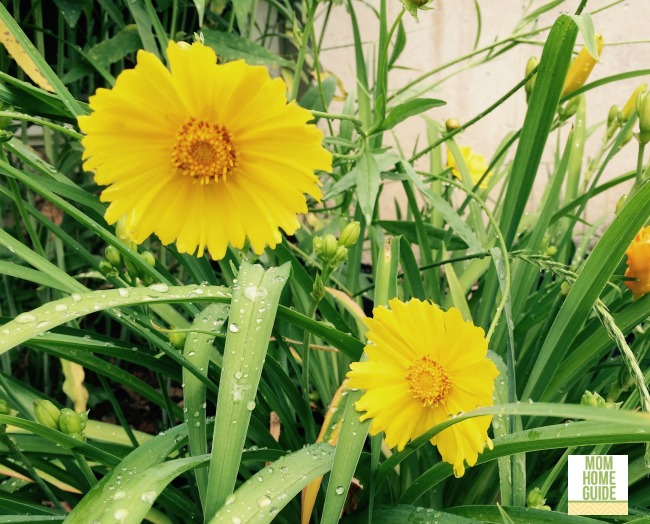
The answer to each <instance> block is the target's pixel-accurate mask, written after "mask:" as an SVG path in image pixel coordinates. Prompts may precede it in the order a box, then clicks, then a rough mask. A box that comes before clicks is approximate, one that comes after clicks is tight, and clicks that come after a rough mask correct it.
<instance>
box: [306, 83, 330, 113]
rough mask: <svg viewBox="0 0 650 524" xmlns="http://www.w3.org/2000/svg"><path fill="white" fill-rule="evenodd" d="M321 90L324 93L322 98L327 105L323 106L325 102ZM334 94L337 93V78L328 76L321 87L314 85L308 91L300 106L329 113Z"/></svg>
mask: <svg viewBox="0 0 650 524" xmlns="http://www.w3.org/2000/svg"><path fill="white" fill-rule="evenodd" d="M321 89H322V91H323V97H322V98H324V99H325V105H323V100H322V99H321ZM334 93H336V77H335V76H328V77H327V78H325V79H324V80H323V81H322V82H321V84H320V85H318V84H316V85H313V86H311V87H310V88H309V89H308V90H307V92H306V93H305V94H304V95H303V96H302V98H301V99H300V105H301V106H302V107H304V108H305V109H311V110H314V111H327V108H328V107H329V105H330V102H332V99H333V98H334Z"/></svg>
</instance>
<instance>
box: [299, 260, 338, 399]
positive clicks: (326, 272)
mask: <svg viewBox="0 0 650 524" xmlns="http://www.w3.org/2000/svg"><path fill="white" fill-rule="evenodd" d="M331 272H332V268H331V267H329V266H327V265H326V266H325V267H324V268H323V274H322V275H321V280H322V282H323V285H325V283H326V282H327V279H328V278H329V276H330V273H331ZM319 302H320V298H319V299H316V298H314V297H313V296H312V298H311V304H309V309H308V310H307V317H308V318H310V319H313V318H314V315H316V310H317V309H318V304H319ZM310 344H311V332H310V331H305V335H304V337H303V341H302V391H303V395H304V396H305V400H306V401H307V402H309V345H310Z"/></svg>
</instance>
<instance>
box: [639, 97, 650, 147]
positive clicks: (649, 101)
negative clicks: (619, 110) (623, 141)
mask: <svg viewBox="0 0 650 524" xmlns="http://www.w3.org/2000/svg"><path fill="white" fill-rule="evenodd" d="M636 112H637V113H638V114H639V134H638V135H637V138H638V139H639V142H640V143H641V144H647V143H648V142H650V93H649V92H648V91H644V92H643V93H639V95H638V96H637V98H636Z"/></svg>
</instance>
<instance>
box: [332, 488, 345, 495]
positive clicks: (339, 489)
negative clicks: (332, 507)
mask: <svg viewBox="0 0 650 524" xmlns="http://www.w3.org/2000/svg"><path fill="white" fill-rule="evenodd" d="M344 491H345V488H344V487H343V486H338V487H337V488H336V489H335V490H334V493H336V494H337V495H343V492H344Z"/></svg>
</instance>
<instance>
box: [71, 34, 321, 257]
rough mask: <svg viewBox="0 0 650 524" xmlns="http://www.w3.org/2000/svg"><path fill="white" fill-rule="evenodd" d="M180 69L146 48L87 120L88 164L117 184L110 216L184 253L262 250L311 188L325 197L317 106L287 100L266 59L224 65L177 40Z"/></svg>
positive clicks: (110, 192)
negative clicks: (256, 63)
mask: <svg viewBox="0 0 650 524" xmlns="http://www.w3.org/2000/svg"><path fill="white" fill-rule="evenodd" d="M167 56H168V58H169V65H170V68H171V71H170V70H168V69H167V68H166V67H165V66H164V65H163V64H162V63H161V62H160V61H159V60H158V59H157V58H156V57H155V56H154V55H153V54H151V53H148V52H146V51H139V52H138V61H137V65H136V66H135V68H133V69H131V70H128V71H124V72H122V73H121V74H120V75H119V77H118V78H117V81H116V83H115V86H114V87H113V89H110V90H109V89H99V90H98V91H97V93H96V94H95V96H93V97H91V98H90V107H91V109H92V110H93V112H92V113H91V114H90V115H89V116H84V117H80V118H79V126H80V127H81V130H82V131H83V132H84V133H85V134H86V136H85V137H84V139H83V142H82V143H83V145H84V147H85V149H86V151H85V154H84V159H85V163H84V167H85V169H87V170H90V171H94V172H95V181H96V182H97V183H98V184H101V185H108V186H109V187H108V188H106V189H104V191H103V192H102V195H101V199H102V201H106V202H110V205H109V207H108V210H107V211H106V220H107V221H108V222H109V223H110V224H112V223H114V222H116V221H117V220H118V219H119V218H120V217H122V216H124V215H128V217H129V231H130V234H131V235H132V236H133V240H134V241H135V242H137V243H140V242H142V241H144V239H146V238H147V237H148V236H149V235H150V234H151V233H155V234H156V235H158V237H159V238H160V240H161V241H162V242H163V244H169V243H170V242H173V241H174V240H176V246H177V248H178V250H179V251H181V252H185V253H194V252H197V253H198V255H199V256H200V255H202V254H203V251H204V249H205V248H206V247H207V249H208V250H209V251H210V254H211V255H212V257H213V258H216V259H219V258H221V257H223V255H224V253H225V251H226V248H227V246H228V243H230V244H232V246H234V247H236V248H242V247H243V246H244V243H245V240H246V238H248V240H249V241H250V245H251V246H252V248H253V249H254V250H255V252H256V253H261V252H262V251H263V250H264V248H265V246H267V245H269V246H271V247H275V245H276V244H277V243H279V242H281V240H282V237H281V234H280V230H279V229H280V228H282V229H283V230H284V231H285V232H286V233H288V234H291V233H293V232H294V231H295V230H296V229H298V227H299V226H300V224H299V222H298V218H297V216H296V215H297V214H298V213H304V212H305V211H307V203H306V197H305V193H306V194H308V195H311V196H312V197H314V198H316V199H319V198H321V196H322V195H321V191H320V189H319V185H320V183H319V181H318V178H317V177H316V176H315V175H314V170H316V169H321V170H330V169H331V158H332V157H331V155H330V153H329V152H327V151H326V150H325V149H324V148H323V147H322V145H321V142H322V139H323V134H322V133H321V131H320V130H318V129H317V128H316V127H315V126H313V125H306V122H307V121H309V120H311V119H312V116H311V113H310V112H309V111H307V110H305V109H302V108H300V107H298V106H297V105H295V104H294V103H291V104H287V99H286V86H285V84H284V82H283V81H282V80H281V79H274V80H271V78H270V77H269V74H268V72H267V70H266V69H265V68H264V67H259V66H249V65H247V64H245V63H244V62H243V61H236V62H230V63H228V64H223V65H217V63H216V60H217V57H216V55H215V53H214V51H213V50H212V49H210V48H209V47H207V46H204V45H203V44H200V43H195V44H193V45H191V46H190V45H187V44H182V43H181V44H178V43H174V42H170V43H169V46H168V47H167Z"/></svg>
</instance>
